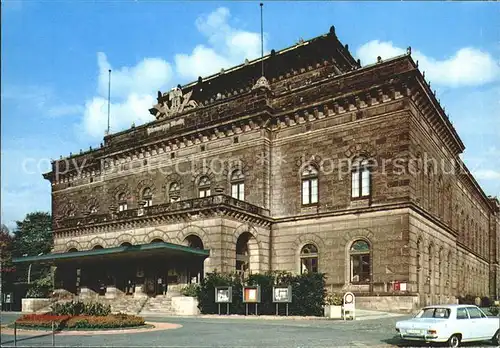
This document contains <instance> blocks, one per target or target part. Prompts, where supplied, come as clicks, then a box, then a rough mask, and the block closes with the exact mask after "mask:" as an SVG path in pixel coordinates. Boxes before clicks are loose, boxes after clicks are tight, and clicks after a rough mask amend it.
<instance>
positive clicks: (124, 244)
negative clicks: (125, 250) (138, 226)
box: [120, 242, 132, 247]
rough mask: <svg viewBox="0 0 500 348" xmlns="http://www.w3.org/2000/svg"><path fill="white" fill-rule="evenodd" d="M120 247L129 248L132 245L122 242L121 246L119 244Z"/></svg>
mask: <svg viewBox="0 0 500 348" xmlns="http://www.w3.org/2000/svg"><path fill="white" fill-rule="evenodd" d="M120 246H122V247H129V246H132V244H130V243H129V242H123V243H122V244H120Z"/></svg>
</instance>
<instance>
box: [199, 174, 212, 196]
mask: <svg viewBox="0 0 500 348" xmlns="http://www.w3.org/2000/svg"><path fill="white" fill-rule="evenodd" d="M208 196H210V179H209V178H208V177H207V176H202V177H201V178H200V182H199V183H198V197H200V198H204V197H208Z"/></svg>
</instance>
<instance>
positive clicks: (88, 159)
mask: <svg viewBox="0 0 500 348" xmlns="http://www.w3.org/2000/svg"><path fill="white" fill-rule="evenodd" d="M149 111H150V113H151V114H152V116H154V117H152V121H151V122H150V123H147V124H144V125H140V126H132V127H131V128H130V129H127V130H125V131H122V132H118V133H113V134H107V135H105V137H104V141H103V143H102V144H101V145H100V146H98V147H97V148H95V149H90V150H88V151H80V153H77V154H72V155H70V156H69V157H62V158H61V159H59V160H56V161H54V162H53V164H52V165H53V167H52V171H51V172H50V173H47V174H45V175H44V177H45V179H47V180H48V181H50V184H51V186H52V212H53V233H54V249H53V252H52V254H50V255H42V256H38V257H28V258H25V259H23V260H19V262H51V263H53V264H54V265H55V266H56V267H57V271H56V279H55V283H56V286H57V287H59V288H62V289H66V290H67V291H70V292H72V293H74V294H82V293H88V292H92V293H97V294H100V295H101V296H108V297H109V296H127V294H128V295H134V294H145V295H149V296H157V295H160V294H165V293H168V292H169V291H178V290H179V288H180V287H182V286H184V285H185V284H189V283H193V282H200V280H201V279H202V278H203V277H204V275H205V274H206V273H207V272H213V271H218V272H238V273H239V274H242V275H245V274H249V273H256V272H266V271H270V270H285V271H290V272H323V273H325V274H326V276H327V287H328V288H329V289H331V290H333V291H339V292H344V291H353V292H354V293H355V294H357V295H359V297H358V303H363V301H364V303H365V304H366V305H367V306H371V307H373V308H376V307H377V303H381V302H383V303H386V304H391V305H394V304H395V305H396V306H397V305H400V306H402V307H404V306H407V305H408V304H410V305H411V306H416V305H423V304H428V303H447V302H453V301H454V300H455V298H456V297H457V296H464V295H473V296H490V297H498V296H499V291H500V278H499V271H500V269H499V264H498V261H499V244H498V238H499V234H500V212H499V211H500V205H499V201H498V200H497V199H496V198H493V197H490V196H488V195H487V194H485V192H483V190H482V189H481V187H480V186H479V185H478V183H477V182H476V180H475V179H474V177H473V176H472V174H471V173H470V172H469V171H468V169H467V167H466V166H465V165H464V163H463V162H462V161H461V159H460V157H459V156H460V154H461V153H462V152H463V151H464V149H465V146H464V144H463V143H462V141H461V139H460V137H459V135H458V134H457V132H456V130H455V128H454V127H453V125H452V123H451V122H450V119H449V116H448V115H447V114H446V113H445V110H444V108H443V107H442V106H441V105H440V103H439V101H438V99H437V98H436V96H435V92H434V91H432V89H431V87H430V83H429V82H428V81H426V79H425V77H424V74H423V73H422V72H421V71H420V70H419V68H418V62H416V61H414V60H413V58H412V56H411V48H408V52H407V54H405V55H402V56H398V57H379V59H378V61H377V63H375V64H372V65H366V66H361V64H360V62H359V60H358V61H357V60H356V59H354V58H353V57H352V55H351V53H350V52H349V49H348V46H347V45H343V44H342V43H341V42H340V41H339V39H338V38H337V35H336V33H335V28H334V27H332V28H331V29H330V31H329V32H328V33H327V34H325V35H321V36H319V37H316V38H313V39H311V40H308V41H302V40H301V41H300V42H298V43H297V44H295V45H293V46H291V47H288V48H286V49H283V50H281V51H275V50H271V53H270V54H268V55H266V56H264V57H263V58H262V59H257V60H254V61H245V62H244V63H243V64H241V65H239V66H235V67H233V68H230V69H227V70H221V71H220V72H219V73H217V74H215V75H212V76H209V77H200V78H198V80H197V81H195V82H192V83H190V84H187V85H184V86H180V85H179V86H177V87H176V88H174V89H172V90H170V91H166V92H158V100H157V104H156V105H154V106H152V108H151V109H150V110H149ZM112 117H120V115H116V114H113V115H112Z"/></svg>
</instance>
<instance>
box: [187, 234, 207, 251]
mask: <svg viewBox="0 0 500 348" xmlns="http://www.w3.org/2000/svg"><path fill="white" fill-rule="evenodd" d="M185 242H186V244H187V245H188V246H189V247H190V248H194V249H201V250H203V242H202V240H201V238H200V237H198V236H196V235H194V234H190V235H189V236H187V237H186V240H185Z"/></svg>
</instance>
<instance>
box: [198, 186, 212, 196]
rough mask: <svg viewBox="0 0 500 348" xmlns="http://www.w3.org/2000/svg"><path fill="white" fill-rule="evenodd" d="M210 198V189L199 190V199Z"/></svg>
mask: <svg viewBox="0 0 500 348" xmlns="http://www.w3.org/2000/svg"><path fill="white" fill-rule="evenodd" d="M208 196H210V189H209V188H207V189H200V198H205V197H208Z"/></svg>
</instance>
